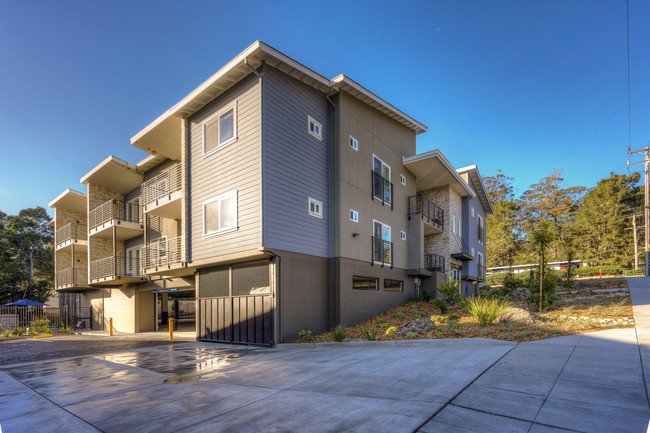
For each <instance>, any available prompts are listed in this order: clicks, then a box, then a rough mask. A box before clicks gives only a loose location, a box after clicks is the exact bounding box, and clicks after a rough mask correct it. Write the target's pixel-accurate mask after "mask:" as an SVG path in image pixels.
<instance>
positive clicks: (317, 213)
mask: <svg viewBox="0 0 650 433" xmlns="http://www.w3.org/2000/svg"><path fill="white" fill-rule="evenodd" d="M309 215H311V216H313V217H316V218H323V203H322V202H320V201H318V200H316V199H313V198H311V197H310V198H309Z"/></svg>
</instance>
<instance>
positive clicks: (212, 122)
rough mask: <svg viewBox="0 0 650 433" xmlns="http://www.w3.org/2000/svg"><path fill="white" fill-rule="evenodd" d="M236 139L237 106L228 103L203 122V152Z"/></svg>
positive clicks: (210, 150) (209, 151)
mask: <svg viewBox="0 0 650 433" xmlns="http://www.w3.org/2000/svg"><path fill="white" fill-rule="evenodd" d="M236 140H237V106H236V105H235V104H233V105H229V106H228V107H226V108H225V109H223V110H221V111H220V112H218V113H217V114H215V115H214V116H212V117H210V118H209V119H208V120H206V121H205V122H204V123H203V153H204V154H208V153H211V152H214V151H215V150H217V149H218V148H220V147H223V146H226V145H228V144H230V143H232V142H233V141H236Z"/></svg>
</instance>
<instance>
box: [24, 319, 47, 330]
mask: <svg viewBox="0 0 650 433" xmlns="http://www.w3.org/2000/svg"><path fill="white" fill-rule="evenodd" d="M29 327H30V328H31V329H33V330H34V331H35V332H36V333H37V334H49V333H50V332H51V331H50V321H49V320H47V319H39V320H34V321H33V322H31V323H30V324H29Z"/></svg>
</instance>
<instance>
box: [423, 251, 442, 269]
mask: <svg viewBox="0 0 650 433" xmlns="http://www.w3.org/2000/svg"><path fill="white" fill-rule="evenodd" d="M424 267H425V268H427V269H428V270H430V271H435V272H442V273H444V272H445V258H444V257H443V256H440V255H438V254H425V255H424Z"/></svg>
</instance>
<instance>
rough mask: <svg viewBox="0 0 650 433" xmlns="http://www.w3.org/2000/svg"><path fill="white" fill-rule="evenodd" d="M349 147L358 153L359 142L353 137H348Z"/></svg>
mask: <svg viewBox="0 0 650 433" xmlns="http://www.w3.org/2000/svg"><path fill="white" fill-rule="evenodd" d="M350 147H351V148H353V149H354V150H356V151H359V142H358V141H357V139H356V138H354V137H353V136H350Z"/></svg>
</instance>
